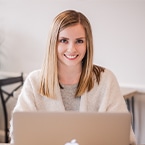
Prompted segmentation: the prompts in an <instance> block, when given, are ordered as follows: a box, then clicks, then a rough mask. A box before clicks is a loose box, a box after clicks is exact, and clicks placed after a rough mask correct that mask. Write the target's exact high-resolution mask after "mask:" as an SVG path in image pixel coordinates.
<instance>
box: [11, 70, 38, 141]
mask: <svg viewBox="0 0 145 145" xmlns="http://www.w3.org/2000/svg"><path fill="white" fill-rule="evenodd" d="M36 76H37V75H36ZM34 77H35V74H33V73H30V74H29V75H28V76H27V78H26V80H25V82H24V85H23V88H22V90H21V93H20V94H19V96H18V100H17V103H16V106H15V107H14V110H13V112H12V113H14V112H18V111H36V106H35V93H36V88H37V84H38V83H36V82H34V81H35V80H37V79H34ZM32 84H36V85H35V88H34V85H32ZM9 136H10V139H11V141H10V142H11V143H14V136H13V116H12V118H11V120H10V135H9Z"/></svg>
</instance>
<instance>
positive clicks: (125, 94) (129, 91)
mask: <svg viewBox="0 0 145 145" xmlns="http://www.w3.org/2000/svg"><path fill="white" fill-rule="evenodd" d="M121 92H122V95H123V97H124V99H129V98H131V97H133V96H134V95H135V94H136V93H137V90H136V89H133V88H121Z"/></svg>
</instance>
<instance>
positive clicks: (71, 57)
mask: <svg viewBox="0 0 145 145" xmlns="http://www.w3.org/2000/svg"><path fill="white" fill-rule="evenodd" d="M64 56H65V57H67V58H69V59H74V58H76V57H77V56H78V55H67V54H64Z"/></svg>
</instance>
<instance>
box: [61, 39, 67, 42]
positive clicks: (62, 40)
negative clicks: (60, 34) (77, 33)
mask: <svg viewBox="0 0 145 145" xmlns="http://www.w3.org/2000/svg"><path fill="white" fill-rule="evenodd" d="M59 42H61V43H67V42H68V41H67V40H66V39H61V40H59Z"/></svg>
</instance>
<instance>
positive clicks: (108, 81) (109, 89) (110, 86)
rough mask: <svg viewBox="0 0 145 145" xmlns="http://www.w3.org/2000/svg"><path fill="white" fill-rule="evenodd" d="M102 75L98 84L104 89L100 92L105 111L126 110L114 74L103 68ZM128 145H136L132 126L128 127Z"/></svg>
mask: <svg viewBox="0 0 145 145" xmlns="http://www.w3.org/2000/svg"><path fill="white" fill-rule="evenodd" d="M103 75H104V77H102V81H101V84H100V86H102V87H101V89H102V90H104V91H101V92H102V93H103V96H104V100H103V107H104V108H105V109H106V110H105V111H107V112H128V109H127V106H126V102H125V100H124V97H123V95H122V93H121V90H120V86H119V83H118V81H117V79H116V76H115V75H114V74H113V73H112V72H111V71H110V70H107V69H106V70H105V72H104V74H103ZM104 84H105V85H104ZM104 108H103V109H104ZM130 145H136V139H135V135H134V133H133V130H132V127H131V129H130Z"/></svg>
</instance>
